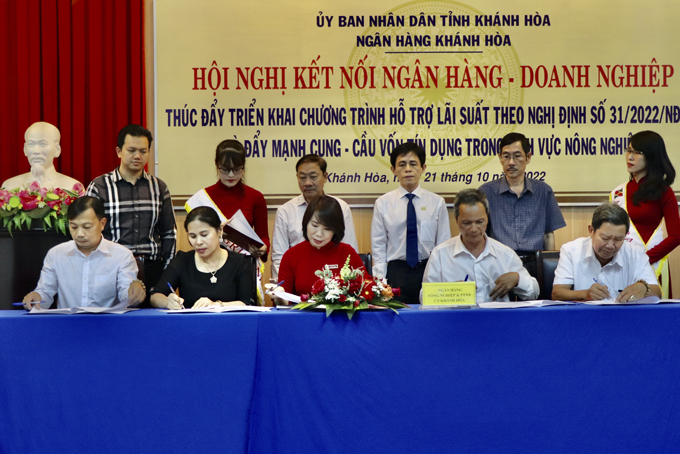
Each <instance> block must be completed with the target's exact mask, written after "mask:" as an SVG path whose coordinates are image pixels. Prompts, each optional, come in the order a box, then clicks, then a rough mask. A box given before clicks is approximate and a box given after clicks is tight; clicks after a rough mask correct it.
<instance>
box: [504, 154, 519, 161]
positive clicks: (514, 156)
mask: <svg viewBox="0 0 680 454" xmlns="http://www.w3.org/2000/svg"><path fill="white" fill-rule="evenodd" d="M511 159H514V161H515V162H522V161H524V155H523V154H520V153H517V154H506V153H503V154H502V155H501V161H503V162H509V161H510V160H511Z"/></svg>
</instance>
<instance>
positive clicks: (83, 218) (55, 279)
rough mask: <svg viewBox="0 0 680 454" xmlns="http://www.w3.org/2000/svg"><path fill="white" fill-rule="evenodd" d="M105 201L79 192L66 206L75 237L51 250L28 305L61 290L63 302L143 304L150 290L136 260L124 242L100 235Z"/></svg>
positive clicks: (64, 304) (26, 301)
mask: <svg viewBox="0 0 680 454" xmlns="http://www.w3.org/2000/svg"><path fill="white" fill-rule="evenodd" d="M105 225H106V218H105V217H104V204H103V203H102V201H101V200H99V199H97V198H96V197H88V196H84V197H79V198H78V199H76V200H75V201H74V202H73V203H72V204H71V205H69V207H68V228H69V231H70V232H71V237H72V238H73V240H71V241H69V242H66V243H62V244H59V245H57V246H55V247H53V248H52V249H50V250H49V251H48V252H47V256H45V261H44V262H43V268H42V271H41V272H40V280H39V281H38V286H37V287H36V289H35V290H34V291H33V292H31V293H29V294H28V295H26V296H25V297H24V301H23V303H24V307H25V308H26V309H27V310H30V309H31V308H32V306H33V304H35V303H38V302H40V301H43V302H44V303H43V305H42V306H41V307H42V308H48V307H49V306H51V305H52V303H53V302H54V296H55V295H56V294H59V307H88V306H98V307H112V306H115V305H117V304H118V303H127V305H128V306H136V305H139V304H140V303H141V302H142V301H144V298H145V296H146V292H145V289H144V285H143V284H142V281H140V280H138V279H137V263H136V262H135V258H134V257H133V255H132V252H130V250H129V249H127V248H126V247H124V246H121V245H119V244H116V243H113V242H111V241H109V240H106V239H104V238H103V237H102V231H103V230H104V226H105Z"/></svg>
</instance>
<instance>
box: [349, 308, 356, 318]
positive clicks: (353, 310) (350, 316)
mask: <svg viewBox="0 0 680 454" xmlns="http://www.w3.org/2000/svg"><path fill="white" fill-rule="evenodd" d="M355 312H356V308H352V309H348V310H347V318H348V319H350V320H352V316H353V315H354V313H355Z"/></svg>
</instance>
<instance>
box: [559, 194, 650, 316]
mask: <svg viewBox="0 0 680 454" xmlns="http://www.w3.org/2000/svg"><path fill="white" fill-rule="evenodd" d="M629 228H630V219H629V218H628V213H626V210H624V209H623V208H621V207H620V206H618V205H617V204H615V203H612V202H609V203H604V204H602V205H600V206H599V207H597V208H596V209H595V212H594V213H593V219H592V221H591V224H590V225H589V226H588V234H589V236H588V237H585V238H578V239H576V240H574V241H570V242H569V243H566V244H564V245H563V246H562V248H561V249H560V261H559V262H558V263H557V269H556V270H555V280H554V281H553V291H552V298H553V299H554V300H564V301H592V300H608V299H612V300H614V301H615V302H617V303H625V302H629V301H634V300H636V299H640V298H644V297H645V296H649V295H653V296H658V297H661V289H660V288H659V285H658V282H657V280H656V275H655V274H654V269H653V268H652V266H651V265H650V264H649V258H648V257H647V254H646V253H645V251H644V250H643V249H642V248H639V247H637V246H635V245H634V244H633V243H630V242H628V241H626V233H627V232H628V229H629Z"/></svg>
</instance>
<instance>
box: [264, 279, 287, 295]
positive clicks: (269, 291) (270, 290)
mask: <svg viewBox="0 0 680 454" xmlns="http://www.w3.org/2000/svg"><path fill="white" fill-rule="evenodd" d="M284 282H286V281H281V282H279V283H278V284H276V285H275V286H274V287H272V288H271V289H269V290H268V291H266V292H265V293H267V294H271V293H272V291H273V290H274V289H275V288H276V287H279V286H280V285H281V284H283V283H284Z"/></svg>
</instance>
